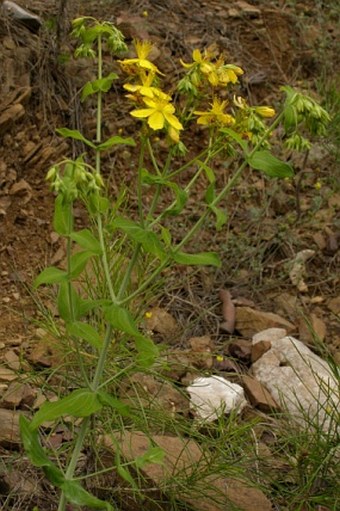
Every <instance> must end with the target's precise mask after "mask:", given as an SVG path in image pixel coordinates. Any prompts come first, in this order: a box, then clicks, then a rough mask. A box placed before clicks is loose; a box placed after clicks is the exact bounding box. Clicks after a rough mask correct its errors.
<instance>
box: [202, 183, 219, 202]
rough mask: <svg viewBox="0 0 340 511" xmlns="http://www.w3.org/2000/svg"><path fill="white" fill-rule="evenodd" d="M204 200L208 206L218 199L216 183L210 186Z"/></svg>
mask: <svg viewBox="0 0 340 511" xmlns="http://www.w3.org/2000/svg"><path fill="white" fill-rule="evenodd" d="M204 198H205V201H206V203H207V204H211V203H212V202H213V200H214V199H215V198H216V193H215V182H213V183H210V185H209V186H208V188H207V191H206V192H205V196H204Z"/></svg>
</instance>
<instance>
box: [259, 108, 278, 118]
mask: <svg viewBox="0 0 340 511" xmlns="http://www.w3.org/2000/svg"><path fill="white" fill-rule="evenodd" d="M255 112H256V113H257V114H258V115H260V116H261V117H274V115H275V114H276V112H275V110H274V108H272V107H270V106H256V107H255Z"/></svg>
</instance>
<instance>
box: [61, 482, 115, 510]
mask: <svg viewBox="0 0 340 511" xmlns="http://www.w3.org/2000/svg"><path fill="white" fill-rule="evenodd" d="M60 488H61V490H62V491H63V492H64V495H65V497H66V499H67V500H68V501H69V502H71V504H75V505H76V506H87V507H88V508H90V509H106V510H107V511H113V507H112V506H111V504H109V503H108V502H105V501H104V500H100V499H98V498H97V497H95V496H94V495H91V493H89V492H88V491H86V490H85V488H83V487H82V486H81V484H80V483H79V482H78V481H74V480H67V479H64V481H63V483H62V484H61V485H60Z"/></svg>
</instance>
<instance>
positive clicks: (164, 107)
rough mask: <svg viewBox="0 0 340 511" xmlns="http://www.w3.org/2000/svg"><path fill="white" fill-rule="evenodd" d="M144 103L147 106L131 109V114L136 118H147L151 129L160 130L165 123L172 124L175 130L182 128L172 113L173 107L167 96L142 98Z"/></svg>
mask: <svg viewBox="0 0 340 511" xmlns="http://www.w3.org/2000/svg"><path fill="white" fill-rule="evenodd" d="M143 101H144V103H145V104H146V106H147V107H149V108H141V109H138V110H133V111H132V112H130V113H131V115H132V116H133V117H137V118H138V119H146V118H147V120H148V125H149V126H150V128H151V129H153V130H155V131H156V130H161V129H163V128H164V126H165V125H169V126H172V127H173V128H175V130H182V129H183V126H182V124H181V123H180V122H179V120H178V119H177V117H176V116H175V115H174V112H175V107H174V106H173V105H172V104H171V103H170V102H169V99H168V98H164V97H162V96H154V97H153V98H148V97H145V98H143Z"/></svg>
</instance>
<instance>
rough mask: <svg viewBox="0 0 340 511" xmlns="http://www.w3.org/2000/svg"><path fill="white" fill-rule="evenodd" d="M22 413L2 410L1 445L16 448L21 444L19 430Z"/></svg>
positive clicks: (0, 421) (0, 419) (0, 418)
mask: <svg viewBox="0 0 340 511" xmlns="http://www.w3.org/2000/svg"><path fill="white" fill-rule="evenodd" d="M19 417H20V412H15V411H13V410H6V409H4V408H0V424H1V427H0V445H1V446H2V447H6V448H8V447H14V446H17V445H19V444H20V442H21V440H20V430H19Z"/></svg>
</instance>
